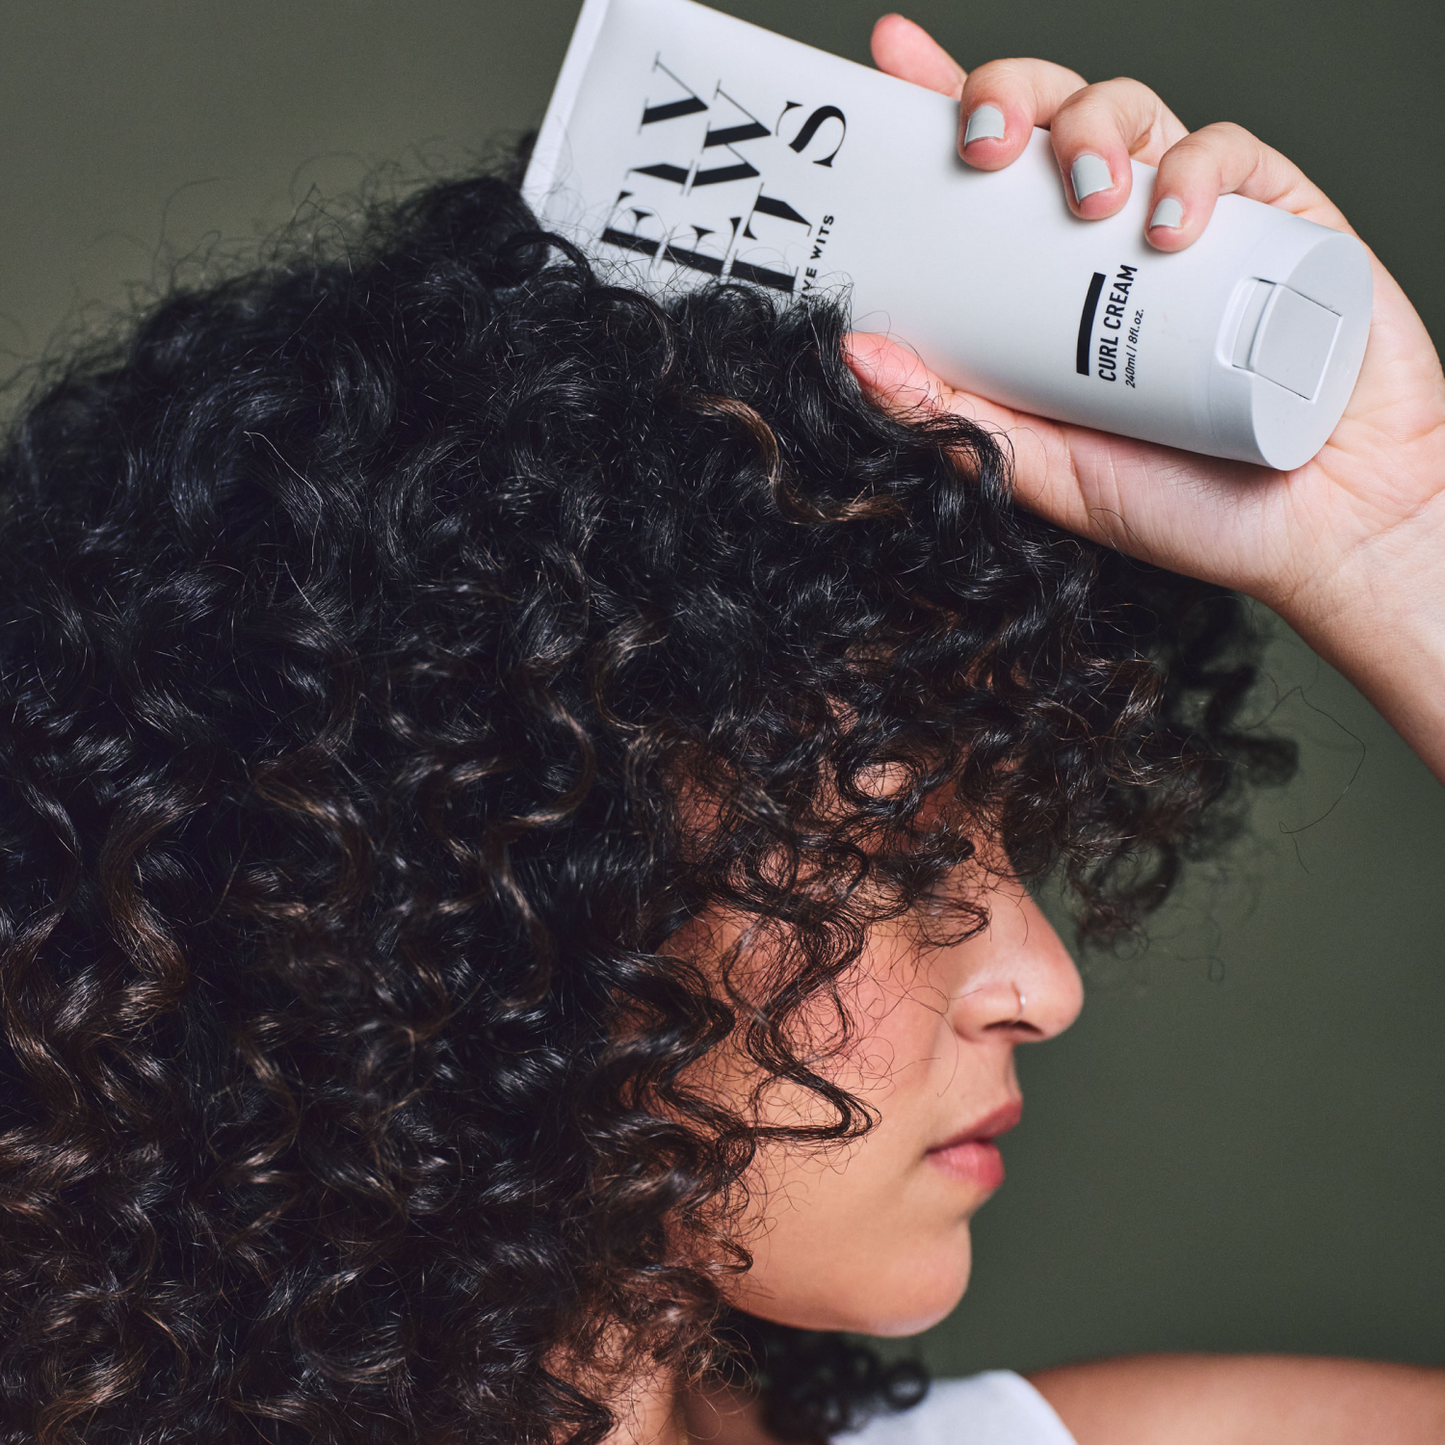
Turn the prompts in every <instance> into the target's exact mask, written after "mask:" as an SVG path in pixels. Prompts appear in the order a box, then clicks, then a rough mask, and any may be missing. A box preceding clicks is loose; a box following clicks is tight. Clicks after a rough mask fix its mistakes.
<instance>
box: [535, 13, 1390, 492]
mask: <svg viewBox="0 0 1445 1445" xmlns="http://www.w3.org/2000/svg"><path fill="white" fill-rule="evenodd" d="M957 128H958V105H957V102H955V101H951V100H949V99H948V98H947V97H945V96H941V95H936V94H934V93H933V92H931V91H927V90H923V89H921V88H919V87H917V86H913V85H908V84H906V83H905V82H903V81H900V80H896V79H894V78H893V77H891V76H887V75H883V74H881V73H880V72H878V71H874V70H870V69H868V68H867V67H866V66H861V65H855V64H854V63H853V62H851V61H848V60H842V59H840V58H839V57H837V56H833V55H828V54H826V53H825V52H823V51H821V50H815V49H813V48H812V47H811V46H807V45H802V44H800V43H798V42H797V41H793V40H788V39H785V38H784V37H782V36H779V35H774V34H772V33H771V32H770V31H767V30H762V29H759V28H758V27H757V26H755V25H749V24H747V23H746V22H745V21H741V20H736V19H733V18H732V17H731V16H727V15H723V14H720V13H719V12H717V11H715V10H709V9H707V8H706V7H705V6H702V5H697V4H694V3H692V0H585V3H584V4H583V7H582V13H581V15H580V16H579V18H578V21H577V28H576V30H575V32H574V34H573V36H572V42H571V45H570V46H569V48H568V51H567V57H566V60H565V61H564V63H563V67H562V73H561V76H560V77H559V79H558V81H557V87H556V90H555V91H554V93H553V95H552V100H551V104H550V105H549V107H548V109H547V115H546V119H545V121H544V122H543V125H542V128H541V130H540V132H539V134H538V139H537V144H536V148H535V150H534V152H533V156H532V161H531V164H530V166H529V168H528V171H527V176H526V180H525V182H524V186H523V190H524V194H525V196H526V199H527V200H528V202H529V203H530V204H531V206H532V208H533V209H534V210H535V211H536V213H537V214H538V216H539V218H540V219H541V220H542V222H543V223H544V224H545V225H546V226H548V227H549V228H550V229H553V230H555V231H558V232H560V233H562V234H564V235H568V236H570V237H571V238H572V239H574V240H576V241H578V242H579V243H580V244H581V245H582V246H583V248H584V249H585V250H586V251H587V252H588V254H589V255H590V256H592V257H594V258H595V259H596V260H598V261H599V262H601V263H603V264H604V265H605V266H607V267H608V268H609V270H610V272H611V274H613V275H614V276H615V278H616V279H618V280H621V281H625V282H627V283H629V284H632V285H636V286H641V287H643V288H644V289H647V290H648V291H651V292H653V293H658V294H665V293H667V292H669V291H672V290H675V289H677V288H679V287H690V286H694V285H697V284H701V283H704V282H708V281H711V280H714V279H719V278H722V279H727V278H731V279H733V280H740V281H749V282H752V283H754V284H756V285H761V286H765V287H767V288H769V289H772V290H774V291H776V292H777V293H779V294H780V295H787V296H798V295H801V294H803V293H805V292H807V291H810V290H813V289H814V288H819V289H823V288H833V287H837V286H840V285H848V286H850V287H851V306H852V317H853V324H854V325H855V326H856V327H858V328H859V329H863V330H871V331H885V332H888V333H890V334H892V335H894V336H896V337H897V338H898V339H899V340H901V341H903V342H905V343H907V344H908V345H910V346H912V347H913V348H914V349H915V350H916V351H917V352H918V353H919V355H920V356H921V357H922V358H923V359H924V360H925V361H926V362H927V363H928V364H929V365H930V366H931V367H932V368H933V369H934V370H935V371H937V372H938V373H939V375H941V376H942V377H944V378H945V380H947V381H949V382H950V383H952V384H953V385H955V386H960V387H966V388H968V389H970V390H972V391H975V392H977V393H978V394H979V395H981V396H985V397H989V398H991V399H992V400H994V401H998V402H1003V403H1005V404H1007V405H1009V406H1013V407H1018V408H1020V409H1022V410H1025V411H1029V412H1034V413H1036V414H1038V415H1041V416H1047V417H1054V418H1056V419H1058V420H1061V421H1070V422H1077V423H1080V424H1082V425H1084V426H1090V427H1097V428H1099V429H1100V430H1103V431H1109V432H1116V433H1119V434H1121V435H1124V436H1132V437H1140V438H1143V439H1145V440H1147V441H1154V442H1161V443H1164V444H1166V445H1169V446H1175V447H1183V448H1186V449H1188V450H1191V451H1196V452H1203V453H1206V454H1208V455H1211V456H1220V457H1234V458H1238V459H1239V460H1242V461H1250V462H1259V463H1263V464H1265V465H1267V466H1271V467H1278V468H1282V469H1286V470H1287V469H1290V468H1293V467H1297V466H1300V465H1302V464H1303V463H1304V462H1306V461H1308V460H1309V459H1310V458H1311V457H1313V456H1314V455H1315V453H1316V452H1318V451H1319V449H1320V448H1321V447H1322V446H1323V445H1324V443H1325V441H1326V439H1327V438H1328V437H1329V435H1330V433H1331V432H1332V431H1333V430H1334V427H1335V424H1336V423H1337V422H1338V421H1339V419H1340V416H1341V414H1342V412H1343V411H1344V408H1345V404H1346V402H1347V401H1348V400H1349V396H1350V392H1351V390H1352V389H1353V387H1354V384H1355V378H1356V376H1357V375H1358V373H1359V369H1360V363H1361V361H1362V359H1363V357H1364V352H1365V341H1366V337H1367V334H1368V331H1369V324H1370V307H1371V300H1372V297H1371V280H1370V266H1369V259H1368V256H1367V253H1366V251H1365V248H1364V247H1363V246H1362V245H1361V244H1360V243H1359V242H1358V241H1357V240H1355V239H1354V238H1353V237H1351V236H1347V235H1344V234H1343V233H1341V232H1338V231H1331V230H1328V229H1327V228H1325V227H1323V226H1318V225H1315V224H1314V223H1313V222H1311V221H1305V220H1301V219H1300V218H1299V217H1297V216H1291V215H1289V214H1288V213H1287V212H1284V211H1281V210H1278V209H1276V208H1274V207H1271V206H1265V205H1261V204H1259V203H1258V202H1256V201H1250V200H1245V199H1243V198H1241V197H1239V196H1222V197H1221V198H1220V200H1219V203H1218V206H1217V208H1216V210H1215V213H1214V215H1213V217H1212V219H1211V220H1210V222H1209V225H1208V227H1207V228H1206V229H1205V232H1204V234H1203V235H1202V236H1201V237H1200V238H1199V239H1198V240H1197V241H1195V242H1194V244H1193V245H1192V246H1189V247H1188V248H1187V249H1185V250H1183V251H1180V252H1177V253H1174V254H1165V253H1163V252H1160V251H1156V250H1154V249H1153V248H1152V247H1151V246H1149V245H1148V243H1147V242H1146V241H1145V240H1144V227H1145V220H1146V215H1145V212H1146V208H1147V206H1148V203H1149V197H1150V191H1151V187H1152V184H1153V179H1154V172H1153V171H1152V169H1151V168H1150V167H1148V166H1142V165H1137V164H1136V165H1135V166H1134V184H1133V190H1132V193H1131V195H1130V199H1129V202H1128V204H1127V205H1126V206H1125V207H1124V209H1123V210H1122V211H1121V212H1120V213H1119V214H1118V215H1116V216H1112V217H1110V218H1109V219H1108V220H1104V221H1080V220H1078V219H1077V218H1076V217H1074V216H1073V215H1072V214H1071V213H1070V211H1069V209H1068V206H1067V204H1066V203H1065V200H1064V195H1063V187H1062V183H1061V181H1060V178H1059V172H1058V167H1057V165H1056V163H1055V161H1054V158H1053V153H1052V150H1051V148H1050V145H1049V137H1048V135H1047V133H1046V132H1044V131H1041V130H1036V131H1035V132H1034V134H1033V137H1032V139H1031V140H1030V142H1029V144H1028V146H1027V148H1026V149H1025V151H1024V153H1023V155H1022V156H1020V157H1019V159H1018V160H1016V161H1015V162H1014V163H1013V164H1012V165H1011V166H1008V167H1006V168H1005V169H1003V170H1001V171H993V172H985V171H977V170H973V169H972V168H970V167H968V166H966V165H965V164H964V163H963V162H962V161H961V160H960V159H959V157H958V154H957V150H956V136H957Z"/></svg>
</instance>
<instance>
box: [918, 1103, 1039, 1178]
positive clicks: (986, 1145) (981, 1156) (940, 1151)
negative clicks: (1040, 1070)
mask: <svg viewBox="0 0 1445 1445" xmlns="http://www.w3.org/2000/svg"><path fill="white" fill-rule="evenodd" d="M1022 1116H1023V1103H1022V1102H1021V1101H1019V1100H1014V1101H1013V1102H1012V1103H1009V1104H1005V1105H1004V1106H1003V1107H1002V1108H1001V1109H995V1110H994V1111H993V1113H991V1114H988V1115H986V1116H985V1117H984V1118H982V1119H980V1120H979V1121H978V1123H976V1124H974V1125H973V1126H972V1127H970V1128H968V1129H965V1130H963V1131H962V1132H960V1133H958V1134H955V1135H953V1137H952V1138H950V1139H947V1140H945V1141H944V1142H943V1143H942V1144H940V1145H939V1146H938V1147H937V1148H935V1149H930V1150H929V1151H928V1158H929V1159H931V1160H932V1161H933V1163H935V1164H936V1165H938V1167H939V1168H940V1169H942V1170H943V1171H944V1172H945V1173H946V1174H951V1175H952V1176H953V1177H954V1178H955V1179H959V1180H962V1181H963V1182H964V1183H966V1184H972V1185H973V1186H974V1187H975V1188H977V1189H997V1188H998V1187H999V1185H1000V1184H1002V1183H1003V1178H1004V1168H1003V1156H1002V1155H1001V1154H1000V1153H999V1152H998V1145H997V1144H995V1143H994V1142H993V1141H994V1140H995V1139H996V1138H997V1137H998V1136H999V1135H1000V1134H1005V1133H1007V1132H1008V1131H1009V1130H1010V1129H1012V1128H1013V1127H1014V1126H1015V1125H1016V1124H1017V1123H1018V1121H1019V1119H1020V1118H1021V1117H1022Z"/></svg>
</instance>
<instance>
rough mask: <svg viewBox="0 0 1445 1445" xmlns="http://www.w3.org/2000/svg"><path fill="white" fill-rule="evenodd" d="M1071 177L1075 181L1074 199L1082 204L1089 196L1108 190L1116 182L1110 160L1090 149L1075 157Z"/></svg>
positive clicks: (1070, 172)
mask: <svg viewBox="0 0 1445 1445" xmlns="http://www.w3.org/2000/svg"><path fill="white" fill-rule="evenodd" d="M1069 179H1070V180H1071V181H1073V183H1074V199H1075V200H1076V201H1077V202H1079V204H1080V205H1082V204H1083V202H1084V201H1085V199H1086V198H1087V197H1089V196H1092V195H1096V194H1097V193H1098V192H1099V191H1107V190H1109V189H1110V188H1111V187H1112V186H1113V184H1114V176H1113V173H1112V172H1111V171H1110V170H1109V162H1108V161H1106V160H1105V159H1104V158H1103V156H1096V155H1094V154H1093V153H1092V152H1090V151H1085V152H1084V153H1083V154H1082V155H1081V156H1079V157H1077V159H1075V161H1074V164H1073V168H1072V169H1071V170H1070V171H1069Z"/></svg>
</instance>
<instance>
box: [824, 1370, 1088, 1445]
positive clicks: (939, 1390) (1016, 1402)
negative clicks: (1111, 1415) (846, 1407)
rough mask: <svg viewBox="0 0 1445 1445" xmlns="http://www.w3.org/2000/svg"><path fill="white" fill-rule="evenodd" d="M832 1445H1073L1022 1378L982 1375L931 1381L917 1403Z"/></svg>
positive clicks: (1047, 1406)
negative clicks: (925, 1393) (926, 1392)
mask: <svg viewBox="0 0 1445 1445" xmlns="http://www.w3.org/2000/svg"><path fill="white" fill-rule="evenodd" d="M833 1445H1075V1442H1074V1437H1073V1436H1072V1435H1071V1434H1070V1433H1069V1431H1068V1429H1067V1428H1066V1427H1065V1425H1064V1422H1063V1421H1062V1420H1060V1419H1059V1417H1058V1416H1057V1415H1056V1414H1055V1413H1054V1410H1053V1407H1052V1406H1051V1405H1050V1404H1049V1402H1048V1401H1047V1400H1045V1399H1044V1397H1043V1396H1042V1395H1041V1394H1039V1392H1038V1391H1037V1390H1036V1389H1034V1387H1033V1386H1032V1385H1031V1384H1029V1382H1028V1381H1027V1380H1026V1379H1024V1377H1023V1376H1022V1375H1016V1374H1015V1373H1014V1372H1013V1371H1012V1370H988V1371H985V1372H984V1373H983V1374H981V1375H969V1376H967V1377H966V1378H964V1379H961V1380H936V1381H935V1382H934V1383H933V1384H932V1385H931V1386H930V1387H929V1391H928V1394H927V1395H926V1396H925V1397H924V1399H923V1402H922V1403H921V1404H919V1405H915V1406H914V1407H913V1408H912V1409H911V1410H905V1411H903V1412H902V1413H901V1414H897V1415H885V1416H881V1417H879V1418H878V1419H876V1420H874V1421H872V1422H871V1423H870V1424H868V1425H865V1426H864V1427H863V1428H862V1429H861V1430H854V1431H850V1432H849V1433H848V1434H846V1435H836V1436H834V1438H833Z"/></svg>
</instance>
